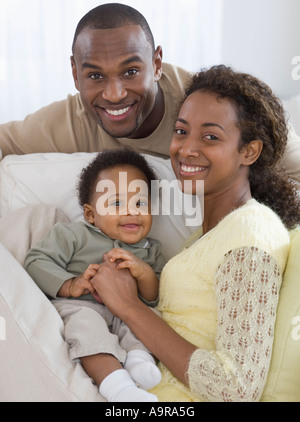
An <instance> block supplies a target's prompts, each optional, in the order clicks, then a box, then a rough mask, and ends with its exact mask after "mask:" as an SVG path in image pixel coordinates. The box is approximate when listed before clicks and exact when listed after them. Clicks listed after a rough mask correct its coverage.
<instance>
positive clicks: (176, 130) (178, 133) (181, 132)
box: [175, 129, 186, 135]
mask: <svg viewBox="0 0 300 422" xmlns="http://www.w3.org/2000/svg"><path fill="white" fill-rule="evenodd" d="M175 133H176V134H177V135H186V131H185V130H184V129H175Z"/></svg>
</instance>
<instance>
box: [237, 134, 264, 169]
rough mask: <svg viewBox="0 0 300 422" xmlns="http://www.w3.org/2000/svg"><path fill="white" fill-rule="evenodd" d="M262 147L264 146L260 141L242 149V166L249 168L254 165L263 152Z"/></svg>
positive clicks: (252, 142)
mask: <svg viewBox="0 0 300 422" xmlns="http://www.w3.org/2000/svg"><path fill="white" fill-rule="evenodd" d="M263 146H264V145H263V143H262V141H260V140H255V141H251V142H249V144H247V145H245V146H244V147H243V148H242V154H243V156H244V157H243V161H242V164H243V165H245V166H251V165H252V164H253V163H255V161H257V160H258V158H259V156H260V154H261V152H262V150H263Z"/></svg>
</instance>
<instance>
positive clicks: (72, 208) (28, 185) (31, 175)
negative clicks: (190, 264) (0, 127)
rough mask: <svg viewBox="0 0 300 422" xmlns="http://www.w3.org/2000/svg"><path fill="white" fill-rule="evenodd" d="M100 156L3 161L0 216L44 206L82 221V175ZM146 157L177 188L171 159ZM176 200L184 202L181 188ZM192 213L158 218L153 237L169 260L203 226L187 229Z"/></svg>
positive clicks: (49, 155) (58, 155)
mask: <svg viewBox="0 0 300 422" xmlns="http://www.w3.org/2000/svg"><path fill="white" fill-rule="evenodd" d="M96 155H97V153H75V154H62V153H46V154H30V155H22V156H17V155H11V156H7V157H5V158H4V159H3V160H2V161H1V162H0V216H1V217H6V216H8V215H11V214H12V213H13V212H15V211H17V210H20V209H22V208H24V207H27V206H32V205H38V204H40V203H43V204H48V205H52V206H54V207H56V208H59V209H62V210H63V211H64V213H65V214H66V215H67V216H68V217H69V219H70V220H71V221H80V220H81V219H82V210H81V208H80V206H79V203H78V200H77V195H76V185H77V181H78V175H79V174H80V172H81V170H82V168H83V167H85V166H86V165H87V164H88V163H89V162H90V161H91V160H92V159H93V158H94V157H95V156H96ZM145 157H146V159H147V161H148V162H149V164H150V165H151V166H152V168H153V170H154V171H155V173H156V174H157V177H158V178H159V179H160V180H168V181H169V182H171V181H174V185H176V183H175V176H174V173H173V170H172V168H171V164H170V160H164V159H162V158H158V157H152V156H145ZM174 201H175V202H177V203H178V202H182V194H181V192H179V190H178V189H177V190H176V191H175V193H174ZM192 210H193V209H192ZM192 210H191V209H190V211H188V210H186V212H183V213H182V215H174V213H172V212H171V214H172V215H159V216H155V217H154V219H153V228H152V231H151V233H150V236H152V237H154V238H157V239H159V240H160V241H161V242H162V244H163V254H164V256H165V258H166V259H169V258H171V257H172V256H174V255H175V254H176V253H177V252H178V251H179V250H180V248H181V246H182V244H183V243H184V241H185V240H186V238H187V237H189V236H190V234H191V233H193V231H194V230H195V229H196V228H197V227H198V226H199V224H200V223H199V222H198V223H195V224H196V225H194V226H190V227H188V226H187V221H188V220H187V218H188V216H189V212H191V213H192ZM183 211H184V210H183Z"/></svg>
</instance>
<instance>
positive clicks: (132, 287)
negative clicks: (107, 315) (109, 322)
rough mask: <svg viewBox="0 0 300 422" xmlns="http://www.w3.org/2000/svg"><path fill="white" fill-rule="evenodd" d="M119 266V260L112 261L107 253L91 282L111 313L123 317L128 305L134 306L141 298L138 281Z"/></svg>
mask: <svg viewBox="0 0 300 422" xmlns="http://www.w3.org/2000/svg"><path fill="white" fill-rule="evenodd" d="M117 267H118V262H117V261H116V262H111V261H110V259H109V258H108V256H107V254H105V255H104V256H103V263H102V264H101V266H100V269H99V271H98V272H97V273H96V275H95V276H94V277H93V278H92V279H91V280H90V282H91V285H92V286H93V288H94V289H95V291H96V292H97V293H98V295H99V296H100V297H101V298H102V301H103V303H104V304H105V306H107V308H108V309H109V310H110V311H111V313H112V314H113V315H116V316H117V317H119V318H120V319H122V315H124V313H125V314H126V310H127V309H128V306H133V305H134V304H135V303H137V302H138V301H139V298H138V290H137V285H136V281H135V279H134V278H133V277H132V275H131V273H130V271H129V270H128V269H121V270H120V269H119V270H118V269H117Z"/></svg>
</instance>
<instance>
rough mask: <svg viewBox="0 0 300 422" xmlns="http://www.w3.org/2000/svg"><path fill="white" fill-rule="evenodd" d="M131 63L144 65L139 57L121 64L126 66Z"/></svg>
mask: <svg viewBox="0 0 300 422" xmlns="http://www.w3.org/2000/svg"><path fill="white" fill-rule="evenodd" d="M131 63H144V61H143V59H142V58H141V57H140V56H132V57H129V58H128V59H126V60H124V61H123V62H122V65H124V66H127V65H129V64H131Z"/></svg>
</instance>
